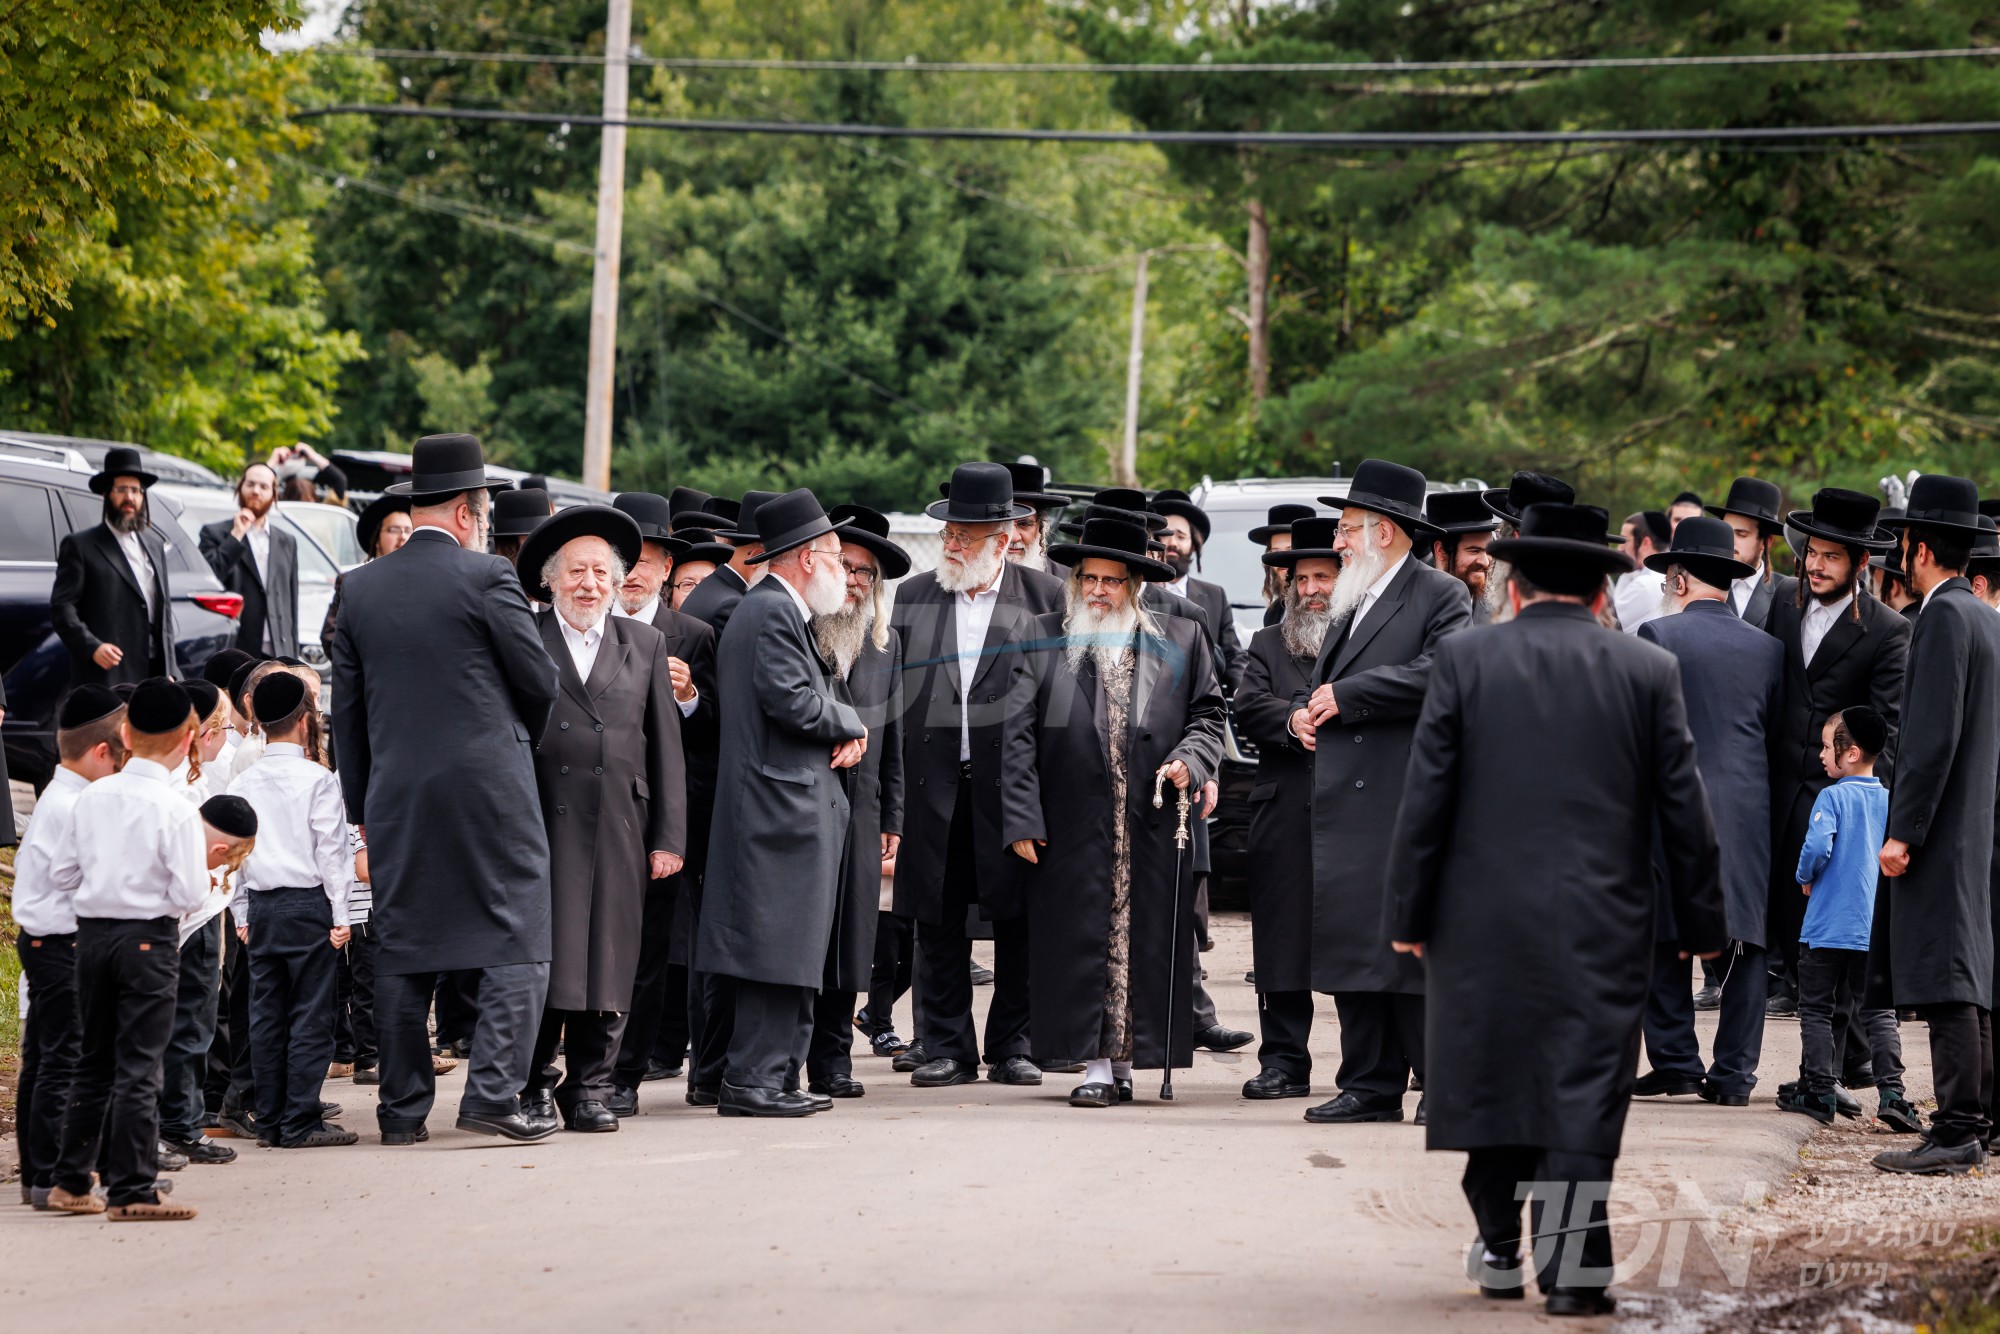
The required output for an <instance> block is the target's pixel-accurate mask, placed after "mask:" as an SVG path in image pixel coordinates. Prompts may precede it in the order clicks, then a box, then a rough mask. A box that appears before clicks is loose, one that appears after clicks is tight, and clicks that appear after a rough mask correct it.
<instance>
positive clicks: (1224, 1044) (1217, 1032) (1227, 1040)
mask: <svg viewBox="0 0 2000 1334" xmlns="http://www.w3.org/2000/svg"><path fill="white" fill-rule="evenodd" d="M1256 1036H1257V1035H1256V1034H1255V1033H1245V1032H1244V1031H1243V1030H1242V1029H1240V1028H1224V1027H1223V1026H1222V1025H1221V1024H1211V1025H1210V1026H1209V1027H1207V1028H1199V1029H1196V1030H1195V1034H1194V1045H1195V1046H1197V1047H1204V1048H1206V1049H1208V1050H1209V1051H1235V1050H1236V1049H1237V1048H1238V1047H1241V1046H1243V1045H1245V1044H1246V1043H1248V1042H1249V1041H1250V1039H1252V1038H1254V1037H1256Z"/></svg>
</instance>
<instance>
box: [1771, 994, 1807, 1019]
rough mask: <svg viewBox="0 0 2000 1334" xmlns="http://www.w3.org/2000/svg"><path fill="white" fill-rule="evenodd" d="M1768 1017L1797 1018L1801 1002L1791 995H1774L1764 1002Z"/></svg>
mask: <svg viewBox="0 0 2000 1334" xmlns="http://www.w3.org/2000/svg"><path fill="white" fill-rule="evenodd" d="M1764 1017H1765V1018H1766V1019H1796V1018H1798V1017H1799V1003H1798V1002H1797V1001H1795V1000H1793V999H1792V998H1791V997H1790V996H1773V997H1771V999H1769V1000H1767V1001H1765V1002H1764Z"/></svg>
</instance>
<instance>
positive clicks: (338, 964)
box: [333, 922, 382, 1070]
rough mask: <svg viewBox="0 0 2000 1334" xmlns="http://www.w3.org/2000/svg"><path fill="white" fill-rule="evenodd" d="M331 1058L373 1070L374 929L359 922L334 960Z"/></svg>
mask: <svg viewBox="0 0 2000 1334" xmlns="http://www.w3.org/2000/svg"><path fill="white" fill-rule="evenodd" d="M333 1018H334V1028H333V1059H334V1060H336V1061H338V1062H340V1063H341V1064H342V1065H351V1066H353V1067H354V1068H355V1069H356V1070H373V1069H374V1068H375V1066H376V1065H377V1064H378V1063H379V1062H380V1061H381V1059H382V1058H381V1053H379V1052H378V1051H377V1050H376V1049H375V933H374V932H372V931H370V930H369V929H368V923H366V922H360V923H357V924H356V925H355V927H354V934H353V935H352V936H351V937H349V939H348V941H347V948H346V949H344V950H342V951H340V954H339V956H338V957H337V958H336V960H335V962H334V1000H333Z"/></svg>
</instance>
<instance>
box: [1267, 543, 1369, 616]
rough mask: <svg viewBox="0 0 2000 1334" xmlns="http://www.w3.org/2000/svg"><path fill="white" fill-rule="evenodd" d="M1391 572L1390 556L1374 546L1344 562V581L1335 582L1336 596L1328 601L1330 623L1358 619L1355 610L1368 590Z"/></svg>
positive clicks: (1341, 578) (1342, 577) (1341, 579)
mask: <svg viewBox="0 0 2000 1334" xmlns="http://www.w3.org/2000/svg"><path fill="white" fill-rule="evenodd" d="M1388 568H1389V553H1388V552H1386V551H1384V550H1383V549H1382V548H1380V547H1378V546H1376V545H1375V544H1374V543H1372V542H1371V543H1369V544H1368V545H1367V546H1365V547H1363V548H1362V550H1361V554H1360V555H1358V556H1349V557H1348V558H1347V559H1346V560H1344V561H1342V562H1341V564H1340V578H1338V579H1336V580H1334V582H1333V592H1332V593H1330V594H1328V596H1327V599H1326V616H1327V620H1328V622H1329V623H1331V624H1334V625H1344V624H1346V622H1347V620H1348V619H1349V618H1350V617H1352V616H1353V615H1354V609H1355V608H1356V607H1358V606H1360V605H1361V599H1362V598H1364V597H1366V596H1367V594H1368V590H1369V589H1370V588H1371V587H1373V586H1374V583H1375V581H1376V580H1377V579H1380V578H1381V577H1382V572H1383V571H1384V570H1386V569H1388ZM1287 591H1288V592H1289V589H1288V590H1287Z"/></svg>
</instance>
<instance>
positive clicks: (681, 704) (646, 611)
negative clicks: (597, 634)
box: [611, 593, 701, 718]
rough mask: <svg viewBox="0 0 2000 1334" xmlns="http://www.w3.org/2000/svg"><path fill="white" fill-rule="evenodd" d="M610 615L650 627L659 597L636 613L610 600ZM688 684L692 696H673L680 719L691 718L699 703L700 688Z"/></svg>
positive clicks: (658, 603)
mask: <svg viewBox="0 0 2000 1334" xmlns="http://www.w3.org/2000/svg"><path fill="white" fill-rule="evenodd" d="M611 614H612V615H613V616H623V617H624V618H625V619H626V620H628V621H638V622H640V623H642V624H645V625H651V624H652V623H653V618H654V617H655V616H658V615H659V614H660V595H659V594H658V593H655V594H653V596H652V597H650V598H648V599H646V605H645V606H643V607H641V608H639V610H637V611H627V610H625V604H624V603H622V602H620V601H618V600H617V599H616V598H613V599H612V600H611ZM688 684H689V685H690V686H691V687H694V694H693V695H691V696H689V697H688V698H687V699H682V698H681V697H680V696H679V695H676V696H674V704H675V706H676V707H678V708H679V709H680V711H681V717H683V718H689V717H692V716H693V715H694V710H695V706H696V705H697V704H700V703H701V689H700V687H698V686H694V683H693V682H692V681H690V682H689V683H688Z"/></svg>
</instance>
